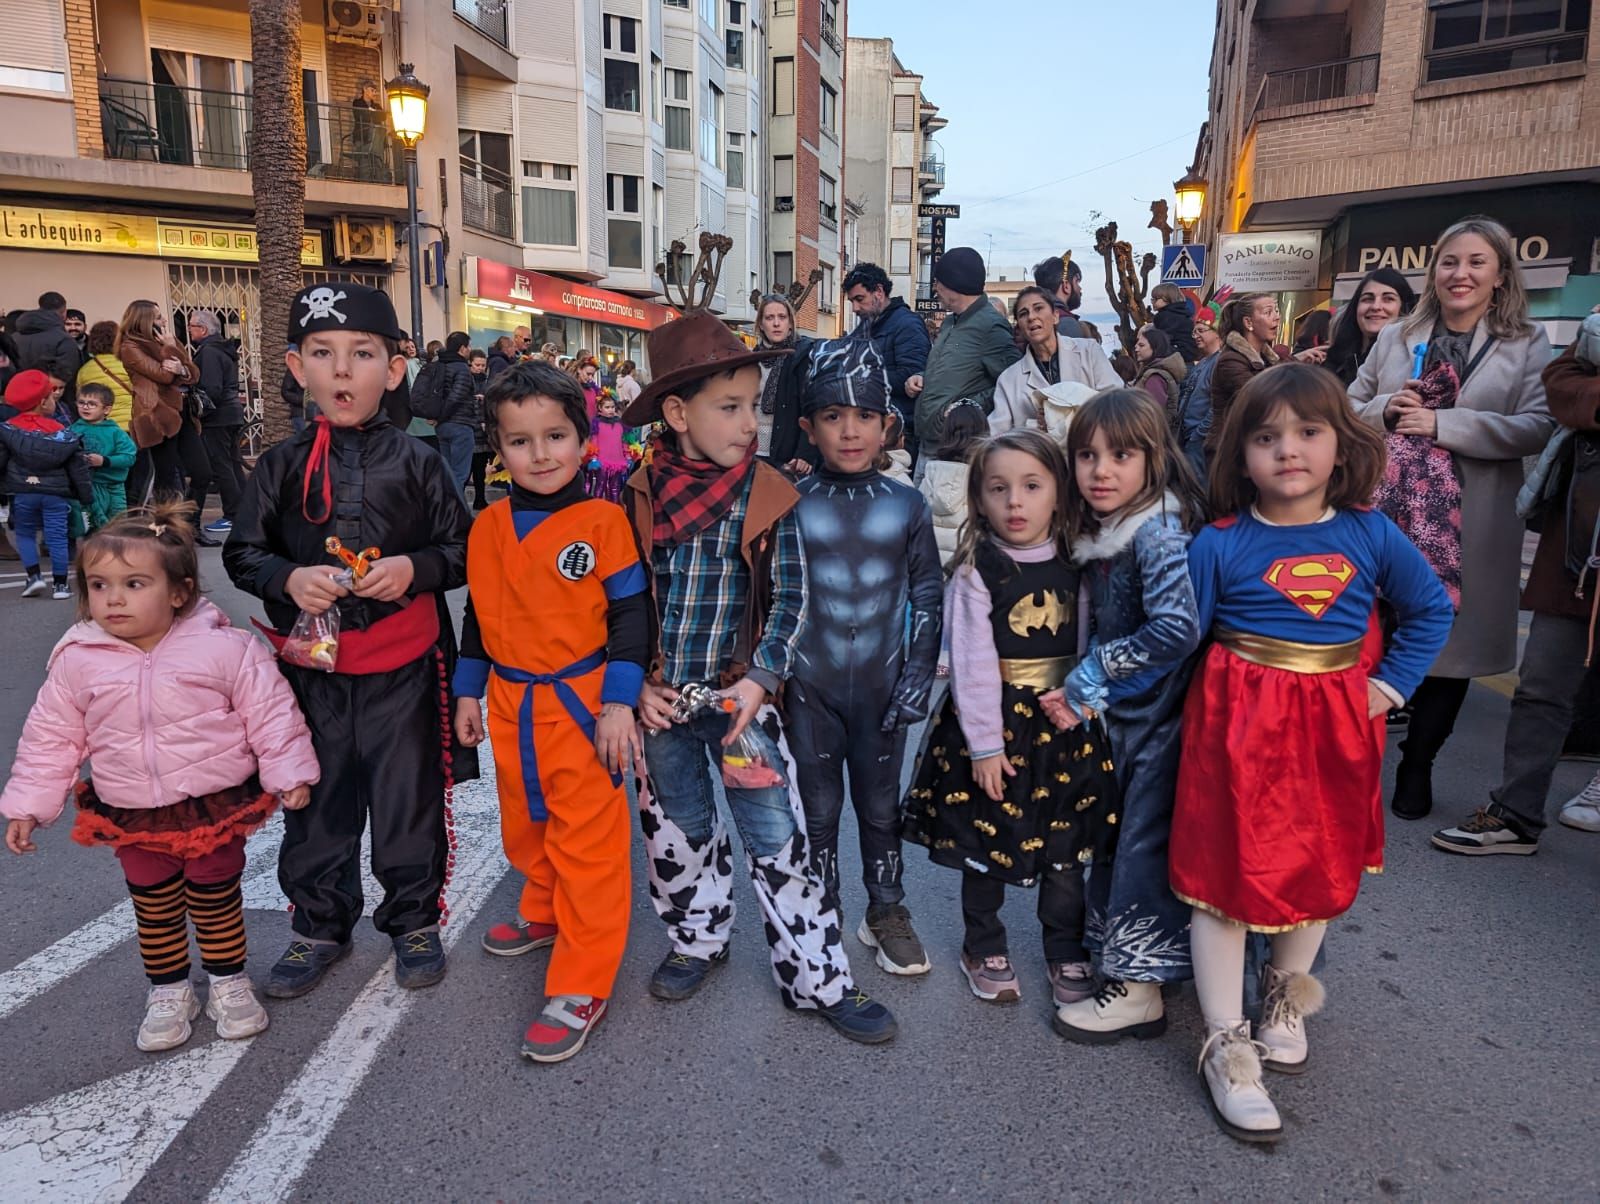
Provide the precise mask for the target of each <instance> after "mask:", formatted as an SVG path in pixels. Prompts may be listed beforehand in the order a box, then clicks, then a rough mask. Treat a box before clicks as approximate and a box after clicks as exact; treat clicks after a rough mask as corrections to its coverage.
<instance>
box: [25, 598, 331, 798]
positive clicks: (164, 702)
mask: <svg viewBox="0 0 1600 1204" xmlns="http://www.w3.org/2000/svg"><path fill="white" fill-rule="evenodd" d="M85 754H87V755H88V756H89V758H90V760H91V770H92V776H93V778H94V789H95V793H96V794H97V795H99V797H100V801H101V802H104V803H108V804H110V805H111V806H113V807H128V808H144V807H165V806H169V805H170V804H172V803H176V802H178V801H179V800H181V799H185V798H193V797H195V796H197V795H202V794H209V793H211V792H212V791H216V790H226V789H228V788H229V787H231V786H237V785H239V784H240V783H241V782H244V781H247V780H248V779H249V777H250V775H251V774H253V773H257V772H259V774H260V776H261V785H262V787H263V788H264V789H266V790H269V791H272V792H274V793H278V792H282V791H285V790H292V789H293V788H294V787H296V786H305V785H311V784H314V783H315V782H316V781H317V780H318V779H319V778H320V777H321V770H320V769H319V768H318V766H317V755H316V752H315V750H314V749H313V748H312V746H311V733H310V732H309V731H308V730H307V729H306V721H305V719H304V718H303V717H302V716H301V714H300V707H299V706H298V705H297V704H296V702H295V699H294V694H293V693H292V692H291V691H290V689H289V683H288V682H286V681H284V679H283V675H282V674H281V673H279V672H278V665H277V662H276V661H274V660H273V658H272V653H271V652H270V651H269V650H268V648H267V646H266V645H265V644H263V643H262V642H261V641H260V640H258V639H256V638H255V637H254V636H252V635H251V634H250V633H248V632H246V631H241V630H240V629H239V628H237V627H232V626H230V625H229V623H228V616H227V615H225V614H223V613H222V612H221V611H220V610H218V609H217V608H216V607H215V606H213V605H212V604H211V603H210V602H207V601H206V600H205V599H204V598H202V599H201V600H200V602H199V604H198V605H197V606H196V607H195V609H194V610H193V611H192V612H190V613H189V614H188V615H185V616H183V617H182V618H180V619H179V620H178V621H177V622H176V623H174V624H173V625H172V630H171V631H169V632H167V634H166V635H165V636H164V637H162V640H161V642H160V643H159V644H157V645H156V646H155V647H154V648H153V649H151V650H150V651H149V652H141V651H140V650H139V649H138V648H136V647H135V646H134V645H132V644H130V643H128V642H126V641H125V640H119V639H118V638H117V637H116V636H114V635H111V634H109V633H108V632H105V631H102V630H101V629H100V628H99V627H97V626H95V624H93V623H78V624H76V625H74V626H73V627H72V628H70V629H69V630H68V631H67V633H66V634H65V635H64V636H62V637H61V640H60V642H59V643H57V644H56V646H55V650H54V651H53V652H51V654H50V665H49V670H48V675H47V676H46V678H45V683H44V686H43V687H42V688H41V689H40V691H39V697H38V698H37V699H36V700H35V701H34V704H33V709H32V710H31V711H30V712H29V713H28V722H27V724H26V725H25V726H24V727H23V729H22V740H21V742H20V743H19V744H18V745H17V756H16V760H15V761H13V762H12V765H11V780H10V781H9V782H7V783H6V788H5V793H4V794H3V795H0V815H4V816H5V817H6V818H7V819H35V820H38V821H39V822H40V823H45V824H48V823H51V822H53V821H54V820H55V819H56V818H57V817H58V816H59V815H60V814H61V810H62V808H63V807H64V806H65V804H66V800H67V795H68V793H69V792H70V791H71V789H72V788H73V786H74V784H75V783H76V782H77V780H78V769H79V767H80V766H81V765H82V764H83V759H84V756H85Z"/></svg>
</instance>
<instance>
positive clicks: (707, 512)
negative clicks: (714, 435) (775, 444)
mask: <svg viewBox="0 0 1600 1204" xmlns="http://www.w3.org/2000/svg"><path fill="white" fill-rule="evenodd" d="M755 462H756V445H755V444H754V443H751V445H750V450H749V452H747V453H746V455H745V458H744V459H743V460H741V461H740V462H739V463H738V464H735V465H734V466H733V467H732V468H723V467H722V466H721V465H720V464H714V463H712V462H711V461H710V460H691V459H689V458H688V457H687V456H685V455H684V454H683V453H682V452H680V451H678V450H677V449H675V448H671V447H668V446H667V445H666V443H664V442H663V441H662V440H661V439H660V438H659V437H658V438H657V439H656V445H655V450H654V452H653V453H652V455H651V457H650V465H649V467H648V469H647V470H646V471H647V473H648V474H649V480H650V497H651V498H652V499H653V502H654V508H655V525H654V526H653V527H652V529H651V532H650V538H651V541H652V542H653V543H655V544H656V545H657V546H663V545H664V546H667V547H671V546H673V545H674V544H680V543H682V542H683V541H684V540H686V539H691V538H693V537H694V536H696V535H698V534H699V533H700V532H702V531H704V530H705V529H706V528H707V527H709V526H711V525H712V524H713V523H715V522H717V521H718V520H719V519H721V518H722V516H723V515H725V514H727V513H728V510H729V509H730V508H731V507H732V506H733V504H734V502H735V501H736V500H737V499H738V497H739V490H740V489H742V488H744V483H745V481H746V480H748V479H749V476H750V472H751V470H752V469H753V468H754V467H755Z"/></svg>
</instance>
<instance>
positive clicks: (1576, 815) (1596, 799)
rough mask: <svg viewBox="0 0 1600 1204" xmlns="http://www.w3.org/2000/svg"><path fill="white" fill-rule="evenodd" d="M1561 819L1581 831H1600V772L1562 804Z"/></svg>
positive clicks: (1568, 825) (1570, 826)
mask: <svg viewBox="0 0 1600 1204" xmlns="http://www.w3.org/2000/svg"><path fill="white" fill-rule="evenodd" d="M1560 819H1561V822H1562V823H1564V824H1566V825H1567V827H1569V828H1576V829H1578V831H1580V832H1600V773H1597V774H1595V775H1594V777H1592V778H1590V779H1589V784H1588V785H1587V786H1585V787H1584V788H1583V789H1582V790H1580V791H1578V793H1577V794H1575V795H1573V796H1572V797H1571V798H1569V799H1568V800H1567V801H1566V802H1565V803H1563V804H1562V805H1561V815H1560Z"/></svg>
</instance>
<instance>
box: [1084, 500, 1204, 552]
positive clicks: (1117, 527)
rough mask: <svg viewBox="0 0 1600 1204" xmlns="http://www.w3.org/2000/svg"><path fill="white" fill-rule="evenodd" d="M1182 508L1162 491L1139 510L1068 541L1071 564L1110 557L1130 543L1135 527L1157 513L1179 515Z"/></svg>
mask: <svg viewBox="0 0 1600 1204" xmlns="http://www.w3.org/2000/svg"><path fill="white" fill-rule="evenodd" d="M1182 513H1183V507H1182V506H1181V505H1180V504H1179V502H1178V499H1177V498H1176V497H1174V496H1173V495H1172V494H1170V493H1166V494H1163V495H1162V497H1161V500H1160V501H1159V502H1151V503H1150V505H1148V506H1146V507H1145V508H1144V509H1143V510H1135V511H1133V512H1131V513H1129V514H1123V515H1119V516H1118V517H1117V518H1115V519H1113V520H1112V521H1111V523H1109V524H1108V525H1106V526H1103V527H1101V528H1100V530H1098V531H1096V532H1095V533H1094V534H1093V535H1083V536H1079V537H1078V538H1077V539H1075V540H1073V541H1072V560H1073V563H1074V564H1088V563H1089V562H1090V561H1091V560H1110V559H1111V558H1112V557H1113V556H1115V555H1117V554H1118V553H1119V552H1121V551H1122V550H1123V549H1124V548H1126V547H1127V546H1128V545H1129V544H1130V543H1132V542H1133V537H1134V535H1135V534H1136V533H1137V532H1138V530H1139V528H1140V527H1142V526H1144V525H1145V523H1147V522H1149V521H1150V520H1151V519H1152V518H1154V517H1156V515H1158V514H1182Z"/></svg>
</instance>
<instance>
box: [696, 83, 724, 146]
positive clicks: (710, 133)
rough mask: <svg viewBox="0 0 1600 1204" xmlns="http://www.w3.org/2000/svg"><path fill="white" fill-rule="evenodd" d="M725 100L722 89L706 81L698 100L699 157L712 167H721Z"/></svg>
mask: <svg viewBox="0 0 1600 1204" xmlns="http://www.w3.org/2000/svg"><path fill="white" fill-rule="evenodd" d="M724 101H725V98H724V97H723V94H722V89H721V88H719V87H717V85H716V84H713V83H711V82H710V81H707V83H706V94H705V95H704V96H702V97H701V98H700V157H701V158H702V159H704V160H705V161H706V162H707V163H709V164H710V165H711V166H712V167H721V166H722V123H723V119H724V116H725V114H724V112H723V105H724Z"/></svg>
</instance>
